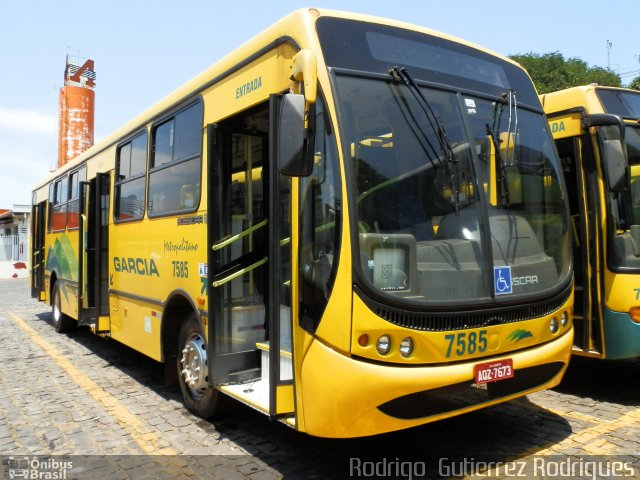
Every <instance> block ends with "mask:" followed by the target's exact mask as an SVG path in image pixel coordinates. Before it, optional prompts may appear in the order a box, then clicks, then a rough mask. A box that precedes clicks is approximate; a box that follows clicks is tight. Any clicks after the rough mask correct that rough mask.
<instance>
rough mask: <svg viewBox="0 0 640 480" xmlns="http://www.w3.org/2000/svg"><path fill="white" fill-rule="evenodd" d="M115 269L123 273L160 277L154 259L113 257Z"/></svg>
mask: <svg viewBox="0 0 640 480" xmlns="http://www.w3.org/2000/svg"><path fill="white" fill-rule="evenodd" d="M113 269H114V270H115V271H116V272H121V273H133V274H135V275H146V276H152V275H155V276H156V277H159V276H160V273H159V272H158V267H157V266H156V262H155V261H154V260H153V258H150V259H148V260H147V259H146V258H133V257H113Z"/></svg>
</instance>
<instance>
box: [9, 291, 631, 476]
mask: <svg viewBox="0 0 640 480" xmlns="http://www.w3.org/2000/svg"><path fill="white" fill-rule="evenodd" d="M639 384H640V362H638V361H628V362H611V363H604V362H597V361H587V360H583V359H577V360H575V361H573V362H572V365H571V366H570V369H569V371H568V374H567V376H566V378H565V381H564V382H563V383H562V385H560V386H559V387H558V388H557V389H555V390H553V391H549V392H542V393H538V394H534V395H530V396H529V397H528V398H526V399H519V400H517V401H514V402H510V403H508V404H503V405H500V406H497V407H493V408H490V409H485V410H482V411H480V412H474V413H472V414H468V415H464V416H460V417H456V418H453V419H450V420H445V421H441V422H437V423H434V424H430V425H425V426H422V427H419V428H414V429H411V430H407V431H403V432H395V433H391V434H385V435H379V436H375V437H370V438H363V439H354V440H327V439H318V438H314V437H310V436H307V435H304V434H300V433H297V432H295V431H293V430H291V429H289V428H288V427H286V426H284V425H282V424H279V423H271V422H269V421H268V419H266V418H265V417H264V416H262V415H261V414H259V413H257V412H254V411H253V410H252V409H250V408H248V407H245V406H242V405H238V406H237V408H235V409H234V411H232V412H231V413H230V414H229V415H228V417H226V418H225V419H224V420H223V421H218V422H214V423H211V422H207V421H204V420H201V419H199V418H197V417H194V416H193V415H191V414H190V413H188V412H187V411H186V410H184V408H183V407H182V404H181V402H180V395H179V392H178V391H177V390H174V389H169V388H166V387H164V385H163V370H162V367H161V366H160V365H159V364H157V363H156V362H154V361H152V360H150V359H148V358H146V357H144V356H143V355H141V354H139V353H137V352H134V351H133V350H131V349H129V348H127V347H125V346H123V345H120V344H119V343H117V342H115V341H112V340H109V339H103V338H99V337H96V336H95V335H92V334H91V333H90V332H89V331H88V330H84V329H76V330H75V331H73V332H71V333H70V334H66V335H59V334H56V333H55V332H54V330H53V328H52V327H51V324H50V315H49V307H48V306H47V305H45V304H43V303H39V302H36V301H35V300H33V299H30V298H29V291H28V284H27V282H26V281H25V280H0V456H2V465H0V472H2V471H4V475H5V478H9V474H10V473H13V475H15V476H16V478H18V477H19V475H21V474H24V473H27V470H29V469H31V470H30V471H33V470H37V471H39V472H40V473H41V474H42V473H43V472H44V473H49V474H51V473H56V472H58V473H59V474H64V476H65V477H66V478H127V479H129V478H130V479H136V480H139V479H145V478H153V479H161V478H189V479H192V478H193V479H195V478H220V479H235V478H238V479H240V478H251V479H277V478H348V477H349V476H350V475H353V476H354V477H358V476H359V477H361V478H364V477H371V476H374V477H376V478H380V477H383V478H416V477H419V476H420V475H421V474H423V473H424V474H425V475H424V476H425V477H433V476H436V475H438V474H439V475H441V476H444V477H448V476H454V475H457V476H459V477H460V478H462V477H463V476H465V477H473V478H487V477H488V478H511V477H510V476H509V475H513V474H514V473H518V470H519V468H520V466H521V463H522V462H525V461H526V462H527V463H526V467H527V469H529V470H530V469H531V468H533V467H535V465H537V466H538V470H537V471H534V472H533V473H535V474H536V475H538V477H540V474H541V473H543V474H546V475H547V478H559V476H560V475H561V474H562V473H563V472H562V470H561V469H562V468H564V467H566V468H573V471H571V470H569V473H570V474H572V475H570V476H569V477H566V478H576V477H582V478H614V477H617V478H621V477H622V478H624V477H627V478H640V385H639ZM536 461H537V462H546V463H538V464H535V463H534V462H536ZM47 462H48V463H47ZM65 462H66V463H65ZM478 462H485V463H478ZM486 462H494V463H492V464H491V463H489V464H488V463H486ZM496 462H499V463H496ZM585 462H592V463H591V464H585ZM585 465H586V466H585ZM522 466H524V463H522ZM595 467H598V468H599V469H600V470H599V473H598V475H599V476H597V477H595V476H593V475H592V474H591V473H592V472H591V470H590V469H592V468H595ZM506 468H511V469H512V470H505V469H506ZM585 468H586V470H585ZM603 468H605V469H606V468H609V470H603ZM478 469H480V470H479V471H476V470H478ZM492 469H493V470H492ZM607 472H608V473H607ZM530 473H531V472H530ZM474 474H475V476H474ZM556 474H557V475H556ZM615 474H619V475H615ZM631 474H632V475H633V477H631V476H630V475H631ZM0 475H1V474H0ZM31 478H33V477H31ZM40 478H46V477H45V475H44V474H42V475H41V476H40ZM49 478H52V477H49ZM53 478H55V477H53ZM58 478H61V477H58Z"/></svg>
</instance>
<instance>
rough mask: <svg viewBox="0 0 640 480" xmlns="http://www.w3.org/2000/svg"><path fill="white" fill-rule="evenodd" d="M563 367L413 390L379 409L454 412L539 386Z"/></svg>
mask: <svg viewBox="0 0 640 480" xmlns="http://www.w3.org/2000/svg"><path fill="white" fill-rule="evenodd" d="M563 366H564V364H563V363H562V362H554V363H547V364H544V365H537V366H535V367H529V368H521V369H519V370H515V375H514V377H513V378H510V379H507V380H500V381H499V382H491V383H488V384H484V385H476V384H474V383H472V382H462V383H457V384H455V385H449V386H447V387H441V388H434V389H433V390H426V391H423V392H417V393H411V394H409V395H405V396H403V397H399V398H395V399H393V400H390V401H388V402H387V403H383V404H382V405H380V406H378V410H380V411H381V412H382V413H385V414H386V415H389V416H390V417H394V418H400V419H403V420H413V419H416V418H424V417H430V416H432V415H438V414H441V413H447V412H453V411H455V410H460V409H462V408H465V407H469V406H472V405H480V404H482V403H485V402H488V401H490V400H494V399H496V398H501V397H506V396H508V395H512V394H515V393H519V392H524V391H526V390H529V389H532V388H536V387H539V386H541V385H543V384H545V383H546V382H548V381H549V380H551V379H552V378H553V377H555V376H556V375H557V374H558V373H559V372H560V370H562V367H563Z"/></svg>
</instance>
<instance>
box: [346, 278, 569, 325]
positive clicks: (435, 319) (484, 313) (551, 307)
mask: <svg viewBox="0 0 640 480" xmlns="http://www.w3.org/2000/svg"><path fill="white" fill-rule="evenodd" d="M357 291H358V294H359V296H360V298H362V300H363V301H364V302H365V304H366V305H367V306H368V307H369V308H370V309H371V310H372V311H373V312H375V314H376V315H378V316H379V317H381V318H383V319H384V320H386V321H388V322H390V323H393V324H394V325H398V326H400V327H405V328H411V329H414V330H423V331H430V332H444V331H450V330H466V329H469V328H480V327H486V326H490V325H502V324H505V323H515V322H521V321H524V320H532V319H535V318H540V317H544V316H546V315H550V314H552V313H554V312H556V311H557V310H559V309H560V307H562V306H563V305H564V304H565V303H566V301H567V300H568V299H569V297H570V296H571V288H568V289H567V290H566V291H564V292H562V293H561V294H560V295H558V296H557V297H555V298H552V299H551V300H548V301H546V302H541V303H537V304H530V305H526V306H523V305H518V306H515V307H502V308H500V309H491V310H478V311H474V312H416V311H409V310H404V309H400V308H395V307H389V306H386V305H382V304H380V303H378V302H376V301H375V300H373V299H371V298H369V297H367V296H365V295H364V294H363V292H361V291H360V290H359V289H358V290H357Z"/></svg>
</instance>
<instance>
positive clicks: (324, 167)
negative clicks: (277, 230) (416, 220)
mask: <svg viewBox="0 0 640 480" xmlns="http://www.w3.org/2000/svg"><path fill="white" fill-rule="evenodd" d="M300 191H301V208H300V269H301V272H300V273H301V276H302V282H301V289H302V299H301V303H300V325H301V326H302V327H303V328H304V329H305V330H307V331H309V332H314V331H315V329H316V328H317V327H318V324H319V322H320V319H321V317H322V314H323V313H324V309H325V307H326V306H327V302H328V300H329V295H330V293H331V289H332V287H333V282H334V279H335V274H336V269H337V260H338V249H339V243H340V223H341V219H340V209H341V206H340V205H341V188H340V171H339V169H338V154H337V149H336V143H335V137H334V135H333V131H332V130H331V123H330V120H329V117H328V114H327V113H326V110H325V108H324V105H323V103H322V102H321V101H320V100H318V102H317V104H316V132H315V148H314V162H313V172H312V173H311V175H310V176H309V177H306V178H303V179H301V182H300Z"/></svg>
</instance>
